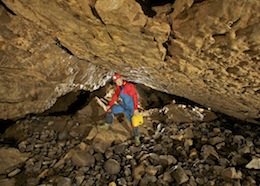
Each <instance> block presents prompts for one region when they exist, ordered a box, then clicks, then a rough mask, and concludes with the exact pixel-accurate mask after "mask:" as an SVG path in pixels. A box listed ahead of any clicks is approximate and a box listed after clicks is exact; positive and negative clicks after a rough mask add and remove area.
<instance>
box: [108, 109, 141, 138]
mask: <svg viewBox="0 0 260 186" xmlns="http://www.w3.org/2000/svg"><path fill="white" fill-rule="evenodd" d="M111 111H112V112H110V113H108V114H107V115H106V123H107V124H112V123H113V120H114V114H119V113H125V115H126V118H127V120H128V121H129V122H130V123H131V124H132V119H131V117H132V116H133V115H134V110H133V109H129V108H126V107H125V106H124V104H119V105H113V106H112V107H111ZM132 128H133V133H134V136H139V127H134V126H132Z"/></svg>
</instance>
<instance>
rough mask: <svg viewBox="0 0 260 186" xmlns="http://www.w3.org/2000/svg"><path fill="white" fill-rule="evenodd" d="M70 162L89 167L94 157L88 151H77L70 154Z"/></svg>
mask: <svg viewBox="0 0 260 186" xmlns="http://www.w3.org/2000/svg"><path fill="white" fill-rule="evenodd" d="M72 162H73V164H74V165H75V166H79V167H81V166H85V167H89V166H91V165H93V164H94V163H95V158H94V156H93V155H91V154H90V153H89V152H88V151H85V150H84V151H77V152H76V153H75V154H74V155H73V156H72Z"/></svg>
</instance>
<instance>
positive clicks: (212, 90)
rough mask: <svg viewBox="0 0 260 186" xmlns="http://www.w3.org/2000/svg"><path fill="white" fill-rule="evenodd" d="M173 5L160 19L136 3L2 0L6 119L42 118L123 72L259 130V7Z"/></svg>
mask: <svg viewBox="0 0 260 186" xmlns="http://www.w3.org/2000/svg"><path fill="white" fill-rule="evenodd" d="M139 2H140V3H142V2H144V1H139ZM28 4H30V6H28ZM3 5H4V6H3ZM164 6H165V7H164V8H160V7H159V8H155V9H156V10H157V11H158V15H155V16H154V17H152V15H149V13H147V12H144V11H143V10H142V8H143V9H145V8H148V9H149V7H145V6H144V7H141V5H140V4H139V3H138V2H137V1H134V0H97V1H94V0H93V1H92V0H91V1H90V0H86V1H80V2H78V1H66V2H61V1H58V0H54V1H50V2H49V4H48V6H47V5H46V3H45V1H39V2H38V3H35V2H34V0H29V1H26V2H23V1H9V0H2V4H1V8H0V15H1V16H0V23H1V35H0V42H1V48H0V53H1V60H2V61H1V66H0V67H1V76H0V87H1V89H0V90H1V91H0V97H1V103H0V118H1V119H14V118H21V117H24V116H26V115H27V114H31V113H42V112H44V111H46V110H47V109H49V108H51V107H52V106H53V105H54V104H55V103H56V102H57V99H58V98H59V97H61V96H64V95H66V94H68V93H72V92H75V91H77V90H87V91H93V90H96V89H98V88H99V87H101V86H104V85H105V83H106V82H107V81H108V80H110V78H111V75H112V73H113V72H114V71H120V72H121V73H122V74H123V75H125V76H126V77H128V78H129V80H130V81H133V82H136V83H142V84H145V85H147V86H149V87H152V88H154V89H156V90H160V91H164V92H167V93H170V94H174V95H177V96H181V97H184V98H188V99H189V100H192V101H194V102H196V103H199V104H201V105H203V106H205V107H209V108H211V110H213V111H216V112H222V113H225V114H227V115H229V116H233V117H236V118H239V119H242V120H246V121H249V122H253V123H259V110H260V104H259V103H260V97H259V83H260V80H259V78H258V76H259V63H258V61H259V45H260V42H259V32H258V30H259V17H260V14H259V7H260V2H259V1H246V0H241V1H236V0H230V1H225V0H220V1H203V2H201V3H198V2H197V1H193V0H186V1H181V0H176V1H174V2H173V3H172V4H171V3H169V4H168V5H164ZM5 7H6V8H5ZM223 7H225V8H223ZM150 8H151V7H150ZM166 12H167V13H166ZM146 14H147V15H146ZM17 25H19V26H17ZM63 103H64V104H68V103H67V102H66V101H64V102H63ZM68 106H69V105H64V107H66V108H67V107H68ZM172 114H173V113H172ZM176 115H177V116H176ZM183 116H185V113H183V112H182V111H178V110H177V111H176V113H175V116H174V117H176V120H177V121H179V122H182V121H183ZM202 116H204V115H203V113H202ZM206 116H207V114H206ZM184 119H185V121H187V118H184Z"/></svg>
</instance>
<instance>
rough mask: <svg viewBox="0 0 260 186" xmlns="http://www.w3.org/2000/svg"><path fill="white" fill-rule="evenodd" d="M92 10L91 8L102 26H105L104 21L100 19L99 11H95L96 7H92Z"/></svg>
mask: <svg viewBox="0 0 260 186" xmlns="http://www.w3.org/2000/svg"><path fill="white" fill-rule="evenodd" d="M90 8H91V12H92V14H93V15H94V16H95V17H96V18H98V19H99V20H100V21H101V23H102V24H105V23H104V21H103V20H102V18H101V17H100V15H99V14H98V12H97V10H96V9H95V7H92V6H90Z"/></svg>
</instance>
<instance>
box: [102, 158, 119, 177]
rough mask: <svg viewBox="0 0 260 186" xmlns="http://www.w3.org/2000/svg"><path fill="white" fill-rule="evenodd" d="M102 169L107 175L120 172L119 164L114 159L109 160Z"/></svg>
mask: <svg viewBox="0 0 260 186" xmlns="http://www.w3.org/2000/svg"><path fill="white" fill-rule="evenodd" d="M104 168H105V170H106V172H107V173H109V174H118V173H119V172H120V169H121V167H120V164H119V163H118V161H116V160H115V159H109V160H107V161H106V163H105V165H104Z"/></svg>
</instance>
